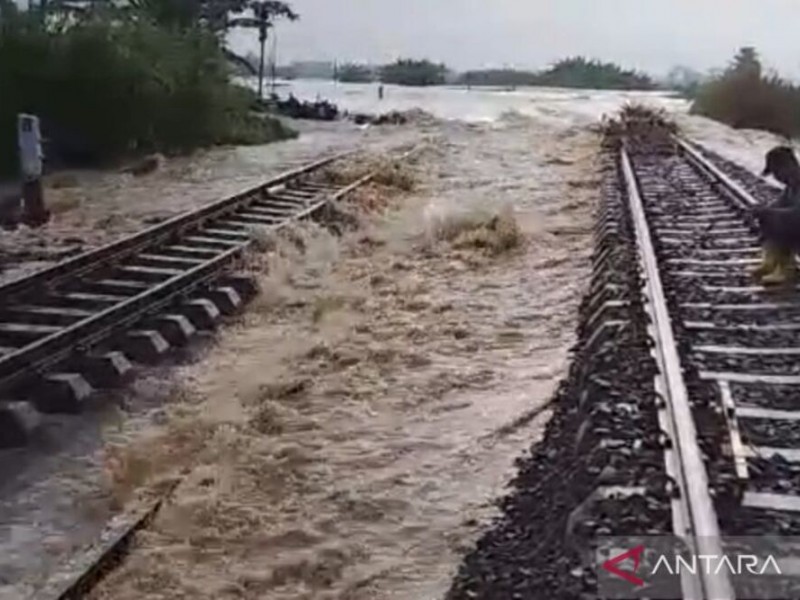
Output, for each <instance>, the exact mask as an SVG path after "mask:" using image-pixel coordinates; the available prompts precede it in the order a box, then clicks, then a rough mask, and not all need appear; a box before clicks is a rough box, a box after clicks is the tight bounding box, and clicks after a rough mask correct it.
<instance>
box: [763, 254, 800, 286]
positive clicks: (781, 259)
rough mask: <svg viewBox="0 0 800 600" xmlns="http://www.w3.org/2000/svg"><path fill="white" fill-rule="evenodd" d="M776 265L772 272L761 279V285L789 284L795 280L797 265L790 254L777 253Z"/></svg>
mask: <svg viewBox="0 0 800 600" xmlns="http://www.w3.org/2000/svg"><path fill="white" fill-rule="evenodd" d="M776 262H777V264H776V266H775V268H774V269H773V270H772V272H770V273H767V274H766V275H764V276H763V277H762V278H761V283H762V284H763V285H783V284H786V283H791V282H793V281H794V280H795V279H796V278H797V265H795V262H794V254H793V253H792V252H778V253H777V261H776Z"/></svg>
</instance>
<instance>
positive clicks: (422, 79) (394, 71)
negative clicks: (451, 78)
mask: <svg viewBox="0 0 800 600" xmlns="http://www.w3.org/2000/svg"><path fill="white" fill-rule="evenodd" d="M446 74H447V67H445V66H444V65H443V64H435V63H432V62H431V61H429V60H412V59H400V60H398V61H396V62H394V63H392V64H390V65H385V66H384V67H382V68H381V71H380V77H381V81H382V82H384V83H394V84H397V85H413V86H427V85H441V84H443V83H444V81H445V75H446Z"/></svg>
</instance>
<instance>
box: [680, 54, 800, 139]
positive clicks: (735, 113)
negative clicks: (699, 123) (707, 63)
mask: <svg viewBox="0 0 800 600" xmlns="http://www.w3.org/2000/svg"><path fill="white" fill-rule="evenodd" d="M691 112H692V113H693V114H698V115H702V116H705V117H709V118H711V119H715V120H717V121H721V122H723V123H727V124H728V125H731V126H732V127H735V128H742V129H763V130H766V131H771V132H773V133H777V134H778V135H783V136H786V137H792V136H795V135H797V134H799V133H800V88H798V87H796V86H793V85H791V84H790V83H788V82H786V81H784V80H782V79H781V78H780V77H778V76H777V75H769V76H764V75H762V72H761V63H760V62H759V60H758V56H757V55H756V54H755V51H754V50H753V49H752V48H743V49H742V50H740V52H739V54H738V55H737V56H736V58H735V59H734V61H733V63H732V64H731V66H729V67H728V69H727V70H726V71H725V72H724V73H722V74H721V75H720V76H718V77H716V78H714V79H712V80H711V81H709V82H708V83H705V84H703V85H701V86H700V87H699V88H698V89H697V91H696V94H695V100H694V103H693V105H692V109H691Z"/></svg>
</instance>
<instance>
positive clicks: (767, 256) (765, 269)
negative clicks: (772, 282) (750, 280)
mask: <svg viewBox="0 0 800 600" xmlns="http://www.w3.org/2000/svg"><path fill="white" fill-rule="evenodd" d="M779 255H780V252H778V251H777V250H775V248H773V247H772V246H764V249H763V250H762V251H761V264H760V265H758V267H756V268H755V269H753V272H752V275H753V277H755V278H756V279H761V278H762V277H764V275H768V274H769V273H772V272H773V271H774V270H775V268H776V267H777V266H778V260H779V259H780V256H779Z"/></svg>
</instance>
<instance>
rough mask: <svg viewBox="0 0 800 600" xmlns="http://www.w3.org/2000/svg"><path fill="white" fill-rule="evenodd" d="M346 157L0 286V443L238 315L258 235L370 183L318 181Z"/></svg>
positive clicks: (19, 437) (15, 440) (71, 409)
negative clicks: (238, 272) (246, 258)
mask: <svg viewBox="0 0 800 600" xmlns="http://www.w3.org/2000/svg"><path fill="white" fill-rule="evenodd" d="M348 154H349V153H348ZM348 154H339V155H336V156H331V157H329V158H325V159H323V160H320V161H317V162H314V163H312V164H309V165H306V166H304V167H301V168H297V169H294V170H291V171H288V172H286V173H284V174H282V175H280V176H278V177H275V178H273V179H271V180H269V181H267V182H266V183H264V184H263V185H260V186H258V187H256V188H253V189H250V190H247V191H245V192H243V193H241V194H238V195H236V196H233V197H230V198H226V199H223V200H220V201H217V202H215V203H212V204H209V205H207V206H204V207H202V208H200V209H198V210H195V211H192V212H189V213H186V214H182V215H179V216H177V217H174V218H172V219H170V220H168V221H166V222H163V223H160V224H158V225H155V226H153V227H150V228H149V229H146V230H144V231H142V232H140V233H137V234H135V235H132V236H129V237H126V238H124V239H122V240H120V241H118V242H115V243H112V244H109V245H106V246H103V247H101V248H98V249H95V250H92V251H89V252H86V253H84V254H81V255H79V256H76V257H74V258H71V259H68V260H65V261H63V262H61V263H58V264H56V265H54V266H52V267H50V268H47V269H44V270H41V271H38V272H36V273H34V274H32V275H31V276H29V277H26V278H24V279H20V280H17V281H13V282H11V283H7V284H5V285H2V286H0V446H14V445H19V444H20V443H23V442H24V440H25V437H26V431H27V428H28V427H29V426H30V421H31V419H32V418H33V420H35V415H36V414H38V413H41V412H44V413H77V412H80V411H81V409H82V407H83V405H84V403H85V400H86V398H87V397H88V396H89V395H90V394H91V392H92V390H93V389H94V388H108V387H113V386H115V385H118V384H119V383H120V382H122V381H124V380H125V378H126V376H127V375H128V374H129V373H130V371H131V365H132V364H135V363H144V364H148V363H153V362H155V361H157V360H158V359H159V358H160V357H161V356H162V355H163V354H165V353H166V352H167V351H168V350H169V349H170V347H173V346H181V345H183V344H185V343H186V342H187V341H188V340H189V339H190V338H191V337H192V335H193V334H194V333H195V332H196V331H197V330H204V329H211V328H213V327H214V326H215V324H216V323H217V321H218V320H219V319H220V317H221V316H224V315H226V314H231V313H233V312H234V311H236V310H237V309H238V307H239V306H240V305H241V304H242V303H243V302H244V301H246V300H247V299H248V298H249V297H250V296H251V295H253V294H254V293H255V288H254V284H253V282H252V281H251V280H248V279H247V278H243V277H237V276H235V275H233V274H231V270H232V268H233V267H235V266H236V264H237V261H238V260H239V259H240V258H241V257H242V255H243V253H244V252H245V250H246V249H247V248H248V246H249V245H250V244H251V242H252V239H253V232H254V230H259V229H267V230H274V229H278V228H280V227H282V226H284V225H286V224H287V223H289V222H290V221H292V220H295V219H303V218H310V217H314V216H316V215H318V214H319V213H320V212H322V211H324V210H325V208H326V206H329V204H330V203H331V202H334V201H336V200H338V199H341V198H342V197H343V196H345V195H346V194H348V193H349V192H350V191H352V190H353V189H355V188H356V187H358V186H360V185H362V184H364V183H366V182H367V181H368V180H369V179H370V178H371V175H367V176H365V177H363V178H361V179H359V180H358V181H354V182H352V183H350V184H348V185H337V184H333V183H331V182H329V181H326V180H324V179H323V178H321V177H320V174H321V172H322V170H323V168H324V167H327V166H328V165H330V164H331V163H333V162H335V161H337V160H341V159H343V158H344V157H345V156H347V155H348ZM32 407H33V408H35V410H32V409H31V408H32Z"/></svg>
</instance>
